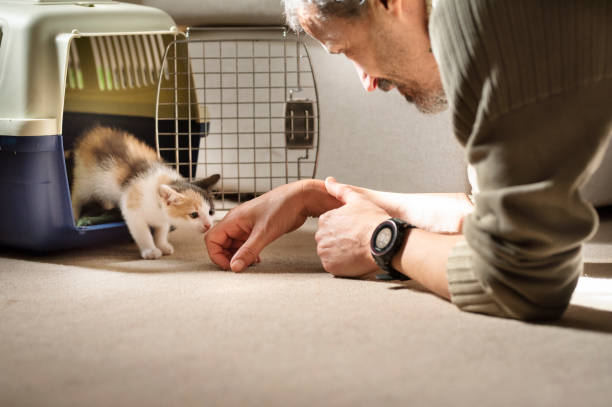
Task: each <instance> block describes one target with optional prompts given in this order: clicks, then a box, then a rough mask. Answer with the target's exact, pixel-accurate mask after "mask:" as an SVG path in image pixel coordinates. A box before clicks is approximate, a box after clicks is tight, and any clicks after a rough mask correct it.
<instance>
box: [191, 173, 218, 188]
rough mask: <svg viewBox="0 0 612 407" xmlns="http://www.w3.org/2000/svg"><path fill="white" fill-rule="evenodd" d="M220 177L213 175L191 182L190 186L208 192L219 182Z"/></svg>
mask: <svg viewBox="0 0 612 407" xmlns="http://www.w3.org/2000/svg"><path fill="white" fill-rule="evenodd" d="M220 178H221V176H220V175H219V174H213V175H211V176H210V177H207V178H203V179H199V180H196V181H192V182H191V184H192V185H195V186H196V187H200V188H202V189H203V190H205V191H210V189H211V188H212V187H213V186H214V185H215V184H216V183H217V182H218V181H219V179H220Z"/></svg>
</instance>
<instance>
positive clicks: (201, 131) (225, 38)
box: [156, 27, 319, 210]
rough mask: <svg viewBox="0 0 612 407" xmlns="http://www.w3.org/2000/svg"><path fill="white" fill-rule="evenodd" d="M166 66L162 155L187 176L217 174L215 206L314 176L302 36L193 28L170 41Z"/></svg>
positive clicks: (159, 138) (314, 140) (313, 92)
mask: <svg viewBox="0 0 612 407" xmlns="http://www.w3.org/2000/svg"><path fill="white" fill-rule="evenodd" d="M162 69H163V70H164V73H165V75H160V76H159V83H158V95H157V109H156V142H157V150H158V154H159V155H160V156H161V157H162V158H163V159H164V160H166V161H167V162H168V163H169V165H172V166H173V167H174V168H176V169H177V170H179V172H180V173H181V174H182V175H183V176H185V177H186V178H189V179H194V178H202V177H205V176H207V175H211V174H214V173H218V174H221V180H220V182H219V184H218V185H217V189H218V191H217V198H218V199H219V200H220V203H218V204H217V208H218V209H221V210H223V209H230V208H231V207H233V206H235V205H236V204H239V203H240V202H242V201H245V200H248V199H251V198H253V197H256V196H258V195H260V194H263V193H265V192H267V191H269V190H271V189H273V188H275V187H277V186H279V185H282V184H285V183H288V182H292V181H296V180H299V179H304V178H313V177H314V176H315V172H316V168H317V155H318V146H319V105H318V98H317V88H316V82H315V78H314V74H313V69H312V64H311V61H310V55H309V53H308V49H307V47H306V46H305V44H304V43H303V42H302V41H301V39H300V38H299V36H297V35H295V34H293V33H290V32H288V31H287V30H286V29H285V28H284V27H274V28H262V29H255V28H244V29H238V28H235V27H232V28H231V29H221V28H211V29H190V30H188V33H187V37H186V38H185V39H180V40H176V41H174V42H172V43H170V44H169V45H168V47H167V48H166V52H165V55H164V60H163V66H162Z"/></svg>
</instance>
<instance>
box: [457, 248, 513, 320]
mask: <svg viewBox="0 0 612 407" xmlns="http://www.w3.org/2000/svg"><path fill="white" fill-rule="evenodd" d="M472 254H473V252H472V249H471V248H470V246H469V245H468V243H467V242H466V241H465V240H462V241H460V242H459V243H457V244H456V245H455V247H453V250H452V251H451V254H450V256H449V257H448V263H447V265H446V272H447V277H448V288H449V290H450V293H451V301H452V303H453V304H455V305H456V306H457V307H459V308H460V309H461V310H463V311H469V312H477V313H480V314H488V315H494V316H498V317H506V318H508V317H510V315H508V313H507V312H506V311H504V310H503V309H502V308H501V307H500V306H499V305H498V304H497V302H495V300H494V298H493V294H492V292H491V290H487V289H486V288H485V287H484V286H483V284H482V283H481V282H480V281H479V280H478V278H477V277H476V275H475V274H474V271H473V270H472Z"/></svg>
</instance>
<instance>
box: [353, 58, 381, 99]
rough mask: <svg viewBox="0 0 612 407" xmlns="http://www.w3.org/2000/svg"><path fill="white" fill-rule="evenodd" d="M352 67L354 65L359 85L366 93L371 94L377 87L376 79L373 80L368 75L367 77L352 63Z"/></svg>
mask: <svg viewBox="0 0 612 407" xmlns="http://www.w3.org/2000/svg"><path fill="white" fill-rule="evenodd" d="M353 65H355V69H356V70H357V74H358V75H359V79H360V80H361V84H362V85H363V88H364V89H365V90H366V91H368V92H372V91H374V90H376V87H377V80H376V78H373V77H371V76H370V75H368V74H367V73H366V72H365V71H364V70H363V69H362V68H361V67H360V66H359V65H357V64H356V63H355V62H353Z"/></svg>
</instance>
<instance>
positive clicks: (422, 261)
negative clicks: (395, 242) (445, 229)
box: [392, 229, 463, 299]
mask: <svg viewBox="0 0 612 407" xmlns="http://www.w3.org/2000/svg"><path fill="white" fill-rule="evenodd" d="M461 239H463V236H462V235H444V234H439V233H432V232H427V231H424V230H422V229H412V230H411V231H410V234H409V235H408V238H407V239H406V241H405V242H404V246H403V247H402V249H401V250H400V252H399V253H398V254H397V255H396V256H395V257H394V258H393V261H392V265H393V267H394V268H395V269H396V270H398V271H400V272H401V273H403V274H405V275H407V276H408V277H410V278H412V279H413V280H415V281H417V282H419V283H420V284H421V285H423V286H424V287H425V288H427V289H429V290H430V291H432V292H434V293H435V294H437V295H439V296H440V297H443V298H446V299H450V292H449V290H448V280H447V277H446V263H447V260H448V257H449V255H450V252H451V250H452V248H453V247H454V246H455V244H457V243H458V242H459V241H460V240H461Z"/></svg>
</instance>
